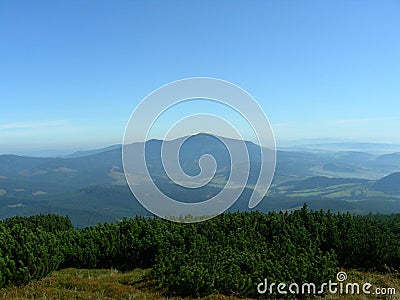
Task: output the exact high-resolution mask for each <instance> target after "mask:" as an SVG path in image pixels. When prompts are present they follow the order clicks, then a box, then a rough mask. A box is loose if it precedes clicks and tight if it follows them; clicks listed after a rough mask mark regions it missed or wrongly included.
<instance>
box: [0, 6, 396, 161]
mask: <svg viewBox="0 0 400 300" xmlns="http://www.w3.org/2000/svg"><path fill="white" fill-rule="evenodd" d="M399 15H400V2H398V1H368V0H366V1H352V0H350V1H345V0H342V1H329V0H327V1H317V0H316V1H285V0H279V1H170V0H169V1H101V0H96V1H69V0H68V1H50V0H49V1H40V0H38V1H18V0H15V1H8V0H0V154H4V153H16V154H24V153H25V154H26V153H35V152H37V153H39V152H42V153H43V151H45V150H46V151H48V152H49V153H50V152H51V151H53V152H62V151H64V152H70V151H73V150H82V149H90V148H97V147H104V146H108V145H111V144H117V143H121V142H122V138H123V134H124V130H125V127H126V124H127V122H128V120H129V118H130V116H131V114H132V112H133V110H134V109H135V107H136V106H137V105H138V104H139V103H140V102H141V101H142V99H143V98H145V97H146V96H147V95H148V94H149V93H151V92H152V91H153V90H155V89H157V88H159V87H160V86H163V85H165V84H167V83H169V82H172V81H176V80H179V79H183V78H188V77H214V78H220V79H223V80H227V81H229V82H232V83H234V84H236V85H238V86H240V87H241V88H243V89H244V90H246V91H247V92H248V93H249V94H251V95H252V96H253V98H254V99H256V100H257V101H258V103H259V104H260V106H261V107H262V109H263V110H264V112H265V114H266V115H267V117H268V119H269V122H270V124H271V126H272V129H273V132H274V135H275V138H276V140H277V143H278V145H279V144H280V143H281V144H283V143H287V142H289V141H297V140H302V139H307V140H310V139H321V138H324V139H325V138H328V139H341V140H352V141H354V140H356V141H366V142H386V143H397V144H400V130H399V128H400V84H399V82H400V38H399V36H400V18H399V17H398V16H399ZM185 109H187V111H188V112H194V113H195V112H197V111H199V112H203V111H202V110H204V111H209V110H213V108H210V107H208V106H207V104H204V105H203V106H201V107H199V106H198V105H197V106H196V105H193V106H191V107H190V108H185ZM181 114H182V109H181V110H180V111H179V112H178V113H176V114H175V115H174V114H171V116H172V117H173V116H175V117H176V116H180V115H181Z"/></svg>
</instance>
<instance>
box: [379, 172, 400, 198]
mask: <svg viewBox="0 0 400 300" xmlns="http://www.w3.org/2000/svg"><path fill="white" fill-rule="evenodd" d="M375 189H376V190H378V191H382V192H385V193H388V194H400V172H397V173H393V174H390V175H388V176H385V177H383V178H382V179H380V180H378V181H377V182H376V183H375Z"/></svg>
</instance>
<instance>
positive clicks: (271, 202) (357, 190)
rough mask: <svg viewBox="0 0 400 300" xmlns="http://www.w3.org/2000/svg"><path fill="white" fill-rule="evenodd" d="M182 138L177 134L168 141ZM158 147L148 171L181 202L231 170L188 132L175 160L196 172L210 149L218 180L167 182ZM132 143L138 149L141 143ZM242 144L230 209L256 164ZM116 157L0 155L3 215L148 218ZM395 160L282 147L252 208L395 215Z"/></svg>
mask: <svg viewBox="0 0 400 300" xmlns="http://www.w3.org/2000/svg"><path fill="white" fill-rule="evenodd" d="M181 142H182V139H177V140H172V141H168V142H167V143H171V144H176V145H177V144H180V143H181ZM224 142H225V143H226V144H228V145H229V146H230V147H237V146H238V145H239V143H241V142H240V141H236V140H232V139H224ZM161 146H162V141H160V140H150V141H147V142H146V157H147V161H148V162H149V171H150V173H151V175H152V178H153V180H154V181H155V183H156V184H157V185H158V187H159V188H160V189H161V190H162V191H163V192H165V193H166V194H167V195H170V196H171V197H174V198H176V199H178V200H180V201H184V202H197V201H203V200H205V199H208V198H209V197H210V196H212V195H216V194H217V193H218V192H219V191H220V190H221V188H222V187H223V186H224V183H225V182H226V179H227V178H228V177H229V175H230V157H229V153H228V152H227V149H226V147H225V145H224V143H222V142H221V141H218V140H217V139H216V138H215V137H212V136H209V135H207V134H198V135H195V136H192V137H187V139H186V142H185V143H184V144H183V145H182V147H181V152H180V156H179V160H180V164H181V166H182V169H183V170H184V171H185V172H186V173H187V174H189V175H197V174H198V173H199V172H200V168H199V164H198V160H199V158H200V157H201V156H202V155H204V154H211V155H212V156H213V157H214V158H215V160H216V162H217V173H216V179H215V180H213V181H212V182H211V184H210V185H207V186H206V187H204V188H202V189H201V190H200V189H187V188H183V187H181V186H178V185H175V184H172V183H171V182H170V180H169V178H168V177H167V176H166V173H165V170H164V168H163V165H162V162H161V155H160V153H161ZM129 147H130V148H131V149H133V150H135V149H138V148H139V147H143V144H142V143H133V144H131V145H129ZM246 147H247V148H248V151H249V157H250V161H251V164H250V179H249V181H248V188H247V189H245V192H244V193H243V194H242V196H241V198H240V200H239V201H238V202H237V203H235V205H234V206H233V207H232V208H231V210H234V211H235V210H248V207H247V204H248V199H247V198H248V196H249V194H250V193H251V192H252V185H253V184H254V183H255V181H256V179H257V176H258V170H259V168H260V148H259V146H258V145H256V144H254V143H251V142H246ZM121 155H122V152H121V146H120V145H114V146H110V147H106V148H103V149H98V150H90V151H83V152H77V153H75V154H73V155H71V156H69V157H61V158H37V157H23V156H15V155H0V217H1V218H4V217H9V216H12V215H17V214H21V215H29V214H35V213H48V212H57V213H60V214H68V215H69V216H70V217H71V218H72V220H73V221H74V224H77V225H85V224H94V223H95V222H97V221H104V220H107V221H112V220H117V219H121V218H123V217H124V216H126V217H130V216H135V215H148V212H147V211H146V210H145V209H144V208H143V207H142V206H141V205H140V204H139V202H138V201H137V200H136V199H135V198H134V197H133V195H132V193H131V192H130V190H129V188H128V186H127V184H126V179H125V175H124V173H123V168H122V160H121ZM399 157H400V154H399V153H393V154H385V155H380V156H379V155H374V154H370V153H366V152H360V151H328V152H311V151H287V150H285V151H283V150H279V151H277V166H276V173H275V177H274V180H273V186H272V188H271V189H270V192H269V195H268V197H267V198H265V199H264V200H263V201H262V203H261V204H260V205H259V206H258V207H257V209H259V210H263V211H269V210H276V209H278V210H279V209H283V210H292V209H296V208H297V207H301V206H302V205H303V203H304V202H307V203H309V204H310V207H311V208H325V209H331V210H334V211H343V210H345V211H347V210H348V211H351V212H353V213H368V212H370V211H379V212H395V211H396V212H397V211H399V210H400V208H399V202H398V201H399V200H400V199H399V197H400V195H399V194H400V192H399V188H398V187H399V186H400V182H399V175H396V174H392V175H389V174H391V173H394V172H396V171H397V172H398V171H400V160H399ZM243 170H244V168H243V166H242V165H241V164H239V165H236V166H234V168H233V171H234V172H239V174H240V172H243ZM397 174H399V173H397ZM245 175H246V174H243V176H245ZM387 175H389V176H387ZM385 176H387V177H385ZM383 177H384V178H383ZM381 178H382V179H381Z"/></svg>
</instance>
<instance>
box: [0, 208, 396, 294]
mask: <svg viewBox="0 0 400 300" xmlns="http://www.w3.org/2000/svg"><path fill="white" fill-rule="evenodd" d="M399 266H400V215H391V216H372V215H370V216H354V215H350V214H332V213H330V212H323V211H308V209H307V208H306V207H303V208H302V209H301V210H298V211H294V212H291V213H287V212H286V213H269V214H262V213H257V212H254V213H230V214H224V215H221V216H218V217H216V218H214V219H212V220H208V221H206V222H201V223H196V224H177V223H173V222H169V221H165V220H161V219H157V218H135V219H131V220H124V221H121V222H118V223H115V224H107V223H106V224H100V225H97V226H94V227H88V228H84V229H81V230H77V229H74V228H73V227H72V225H71V222H70V221H69V219H66V218H62V217H59V216H54V215H49V216H34V217H29V218H21V217H15V218H11V219H8V220H6V221H4V222H1V223H0V287H7V286H11V285H24V284H28V286H27V287H25V288H24V289H26V288H29V286H32V284H33V283H29V282H31V281H32V280H38V279H41V278H43V277H45V276H48V275H49V274H50V273H51V272H53V271H55V270H61V269H65V268H84V269H95V268H97V269H104V268H110V269H113V270H120V271H129V270H135V269H137V268H142V269H147V268H151V271H147V272H148V275H149V276H148V277H146V278H151V279H149V280H150V281H151V282H152V285H153V286H154V287H157V289H158V290H159V291H160V293H161V294H162V295H165V296H207V295H211V294H222V295H226V296H238V297H260V295H259V294H258V293H257V289H256V286H257V284H258V283H259V282H261V281H262V280H263V279H264V278H266V277H267V278H268V281H269V282H277V283H279V282H284V283H291V282H296V283H304V282H313V283H315V284H322V283H324V282H328V281H329V280H335V275H336V273H337V271H338V270H339V269H340V268H346V269H349V268H351V269H352V268H357V269H364V270H368V271H375V272H377V271H379V272H390V273H396V272H397V271H398V268H399ZM63 272H65V271H61V272H58V273H55V274H56V275H54V276H56V277H57V276H61V277H62V276H64V275H65V273H63ZM72 272H74V271H72ZM75 272H77V274H78V275H79V274H82V273H79V272H85V271H75ZM87 272H89V271H87ZM93 272H95V271H93ZM96 272H100V271H96ZM96 272H95V273H93V274H101V272H100V273H96ZM115 272H116V271H115ZM89 273H90V272H89ZM63 274H64V275H63ZM115 274H116V275H115V276H116V277H114V279H115V278H121V277H122V278H126V280H133V281H135V279H134V278H136V277H135V276H136V275H134V274H130V273H126V274H128V275H126V274H125V273H119V272H116V273H115ZM129 274H130V275H129ZM88 276H89V275H88ZM93 276H95V275H93ZM93 276H92V277H93ZM96 276H97V275H96ZM77 277H78V278H79V276H77ZM48 278H53V277H48ZM57 278H60V277H57ZM43 280H50V283H49V284H50V285H51V282H52V280H53V279H43ZM43 280H42V281H39V282H38V283H36V284H39V286H40V283H41V282H42V283H43ZM57 280H58V279H57ZM57 280H56V281H57ZM71 280H72V283H71V282H69V283H68V282H67V283H66V285H67V286H68V285H70V284H72V285H74V284H75V283H73V282H75V281H74V279H71ZM118 280H119V279H118ZM118 280H117V281H118ZM118 282H119V283H120V281H118ZM87 284H89V282H87ZM33 285H34V286H35V284H33ZM83 285H84V284H82V286H83ZM95 285H96V284H94V285H93V286H95ZM127 286H128V289H127V290H126V293H134V292H135V291H134V289H132V290H131V289H130V288H134V287H132V286H131V285H129V284H128V285H127ZM61 287H62V286H61ZM64 288H65V287H64ZM98 288H100V286H99V287H98ZM67 289H68V288H67ZM77 289H78V290H79V288H77ZM96 289H97V288H96ZM123 289H124V290H125V287H124V288H123ZM99 292H101V289H100V290H99ZM153 292H154V291H153ZM120 293H121V295H122V294H123V292H122V290H121V292H120ZM92 296H93V297H94V298H96V297H97V296H95V295H92ZM261 296H263V297H278V296H280V295H278V294H276V293H274V294H272V295H261ZM54 297H55V298H57V297H56V296H54ZM71 297H72V296H71ZM101 297H103V296H102V295H99V296H98V298H101ZM104 297H108V296H107V295H106V296H104ZM143 297H146V295H143ZM149 297H150V296H149Z"/></svg>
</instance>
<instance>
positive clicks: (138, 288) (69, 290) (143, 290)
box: [0, 268, 400, 300]
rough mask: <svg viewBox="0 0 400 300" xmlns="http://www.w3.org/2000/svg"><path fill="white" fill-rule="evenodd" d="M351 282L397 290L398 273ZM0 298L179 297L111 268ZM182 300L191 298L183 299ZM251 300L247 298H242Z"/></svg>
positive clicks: (49, 280)
mask: <svg viewBox="0 0 400 300" xmlns="http://www.w3.org/2000/svg"><path fill="white" fill-rule="evenodd" d="M347 273H348V275H349V277H350V278H351V280H352V281H354V282H359V283H364V282H369V283H371V284H373V286H380V287H386V288H389V287H394V288H396V291H400V278H399V275H398V274H379V273H365V272H359V271H348V272H347ZM0 295H1V299H6V300H8V299H13V300H15V299H21V300H22V299H24V300H25V299H38V300H40V299H42V300H49V299H57V300H60V299H61V300H62V299H65V300H67V299H81V300H92V299H117V300H118V299H121V300H127V299H138V300H151V299H156V300H164V299H169V300H177V299H182V298H181V297H166V296H165V295H164V292H163V291H162V289H160V288H159V287H158V286H157V284H156V282H155V280H154V279H153V278H152V277H151V270H150V269H145V270H142V269H136V270H133V271H128V272H120V271H118V270H115V269H108V270H105V269H101V270H99V269H73V268H69V269H64V270H61V271H55V272H53V273H52V274H50V275H49V276H47V277H45V278H42V279H41V280H38V281H31V282H30V283H29V284H27V285H24V286H18V287H16V286H12V287H8V288H3V289H1V290H0ZM377 298H378V299H398V298H396V296H381V297H377V296H375V295H371V296H367V295H340V296H338V295H329V296H327V297H326V299H329V300H339V299H345V300H347V299H348V300H350V299H358V300H362V299H377ZM185 299H191V298H190V297H185ZM197 299H198V300H238V299H241V298H238V297H235V296H224V295H217V294H214V295H210V296H206V297H201V298H197ZM246 299H251V298H246Z"/></svg>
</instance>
